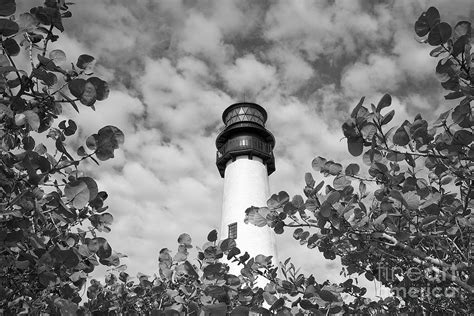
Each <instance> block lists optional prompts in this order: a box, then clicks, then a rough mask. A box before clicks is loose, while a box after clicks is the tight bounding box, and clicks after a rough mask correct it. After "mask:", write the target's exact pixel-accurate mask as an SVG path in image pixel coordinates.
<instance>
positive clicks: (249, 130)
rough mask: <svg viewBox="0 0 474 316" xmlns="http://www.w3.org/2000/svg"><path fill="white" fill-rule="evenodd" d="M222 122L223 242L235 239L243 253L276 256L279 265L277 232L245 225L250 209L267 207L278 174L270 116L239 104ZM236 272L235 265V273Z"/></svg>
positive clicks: (218, 142)
mask: <svg viewBox="0 0 474 316" xmlns="http://www.w3.org/2000/svg"><path fill="white" fill-rule="evenodd" d="M222 120H223V121H224V124H225V128H224V130H223V131H222V132H221V133H220V134H219V135H218V136H217V139H216V147H217V159H216V164H217V168H218V169H219V173H220V175H221V176H222V177H223V178H224V196H223V204H222V219H221V230H220V236H221V239H225V238H234V239H235V240H236V242H237V247H238V248H239V249H241V251H242V252H245V251H247V252H248V253H249V254H250V256H251V257H253V256H257V255H259V254H262V255H265V256H273V260H272V261H273V264H276V263H277V261H276V260H277V252H276V242H275V235H274V232H273V230H272V229H271V228H269V227H268V226H265V227H257V226H254V225H251V224H245V223H244V218H245V210H246V209H247V208H248V207H250V206H257V207H262V206H266V205H267V200H268V198H269V186H268V176H269V175H270V174H271V173H272V172H273V171H275V158H274V157H273V148H274V146H275V138H274V137H273V135H272V133H270V132H269V131H268V130H267V129H266V128H265V122H266V120H267V112H266V111H265V109H264V108H263V107H261V106H260V105H258V104H255V103H248V102H244V103H236V104H233V105H231V106H229V107H228V108H227V109H226V110H225V111H224V113H223V114H222ZM236 270H237V267H233V266H232V265H231V271H232V272H237V271H236Z"/></svg>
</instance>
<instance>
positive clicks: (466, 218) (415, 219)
mask: <svg viewBox="0 0 474 316" xmlns="http://www.w3.org/2000/svg"><path fill="white" fill-rule="evenodd" d="M415 32H416V34H417V35H418V36H420V37H422V38H421V39H420V40H421V41H422V42H426V43H428V44H429V45H431V46H435V48H434V49H433V50H432V51H431V53H430V55H431V56H433V57H437V58H440V60H439V62H438V65H437V67H436V74H437V76H438V77H439V79H440V81H441V85H442V87H443V88H444V89H446V90H449V91H450V93H448V94H447V95H446V96H445V98H446V99H447V100H454V99H456V100H458V99H460V101H459V103H458V104H456V105H455V106H453V107H452V108H450V109H447V111H446V112H444V113H442V114H441V115H440V116H439V118H438V119H437V120H436V122H434V123H432V124H429V123H428V122H427V121H426V120H424V119H423V118H422V117H421V115H416V116H415V118H414V119H413V120H412V121H409V120H405V121H404V122H403V123H402V124H401V125H400V126H393V127H391V128H388V127H387V126H388V125H389V123H390V122H391V121H392V119H393V117H394V114H395V110H391V111H388V110H386V109H387V108H389V107H390V106H391V101H392V100H391V96H390V95H384V96H383V97H382V98H381V100H380V102H379V103H378V104H377V106H375V105H373V104H372V105H371V108H370V109H369V108H367V107H365V106H364V105H363V103H364V98H362V99H361V100H360V102H359V103H358V104H357V105H356V107H355V108H354V110H353V111H352V114H351V116H350V118H349V119H348V120H347V121H346V122H345V123H344V124H343V125H342V130H343V133H344V136H345V137H346V139H347V145H348V151H349V152H350V153H351V154H352V155H353V156H362V160H363V162H364V165H362V166H360V165H358V164H357V163H350V164H349V165H347V166H345V167H344V166H343V165H342V164H340V163H337V162H334V161H332V160H327V159H325V158H322V157H316V158H315V159H314V160H313V162H312V167H313V169H314V170H315V171H319V172H320V173H321V174H323V175H324V176H325V177H331V178H332V184H331V185H326V187H325V190H324V191H323V192H321V190H322V189H323V187H324V184H325V183H324V181H322V182H321V183H319V184H318V185H316V183H315V180H314V179H313V176H312V174H311V173H307V174H306V175H305V182H306V186H305V188H304V194H305V196H306V199H304V198H303V197H302V196H299V195H296V196H294V197H293V198H292V199H291V200H290V197H289V195H288V194H287V193H286V192H280V193H279V194H275V195H273V196H272V197H271V198H270V200H269V201H268V205H267V207H262V208H255V207H251V208H249V209H247V211H246V212H247V220H248V222H250V223H253V224H255V225H257V226H262V222H263V226H264V225H268V226H270V227H272V228H273V229H274V231H275V232H276V233H278V234H281V233H283V232H284V230H285V229H287V228H291V229H293V237H294V238H295V239H296V240H297V241H298V242H299V243H300V244H301V245H307V247H308V248H311V249H312V248H317V249H318V250H319V251H320V252H321V253H323V255H324V257H325V258H327V259H329V260H334V259H335V258H336V257H340V258H341V262H342V265H343V270H342V272H343V273H344V274H345V275H349V276H351V275H354V274H358V275H364V276H365V277H366V278H367V279H368V280H369V281H372V280H374V279H376V280H378V281H380V282H381V283H382V284H383V285H385V286H387V287H389V288H391V289H392V292H393V294H394V296H393V297H390V298H388V299H386V300H383V301H380V302H372V303H368V304H367V301H364V300H361V298H360V295H361V292H360V289H357V288H354V287H353V283H352V281H351V279H348V280H347V282H344V284H343V285H342V286H343V292H344V293H348V294H350V295H353V296H355V297H356V298H355V300H354V301H353V303H352V304H347V305H345V306H344V310H345V312H347V313H354V312H355V311H358V310H359V311H361V310H367V309H368V308H375V309H378V310H379V311H385V312H390V311H399V312H414V313H421V312H422V311H429V312H443V313H446V312H449V313H450V314H454V313H456V314H462V315H467V314H469V312H472V310H473V306H474V304H473V295H472V294H473V292H474V266H473V265H472V262H473V260H472V244H473V236H472V227H473V224H474V216H473V212H472V207H473V205H474V203H473V197H474V190H473V187H474V181H473V179H474V174H473V172H474V168H473V167H474V145H473V140H474V135H473V126H474V119H473V113H472V107H471V101H472V100H473V99H474V70H473V68H472V67H471V59H472V57H473V55H472V54H471V38H472V26H471V23H470V22H467V21H461V22H459V23H457V24H456V26H455V27H454V28H451V26H450V25H449V24H448V23H446V22H441V20H440V15H439V12H438V10H437V9H436V8H433V7H431V8H429V9H428V10H427V11H426V12H424V13H423V14H422V15H421V16H420V18H419V19H418V20H417V21H416V23H415ZM387 111H388V112H387ZM304 280H306V279H304ZM410 291H411V294H410ZM300 305H301V304H300Z"/></svg>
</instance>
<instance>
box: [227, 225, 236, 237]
mask: <svg viewBox="0 0 474 316" xmlns="http://www.w3.org/2000/svg"><path fill="white" fill-rule="evenodd" d="M228 237H229V238H233V239H237V223H232V224H230V225H229V234H228Z"/></svg>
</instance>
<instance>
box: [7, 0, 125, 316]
mask: <svg viewBox="0 0 474 316" xmlns="http://www.w3.org/2000/svg"><path fill="white" fill-rule="evenodd" d="M15 11H16V4H15V1H13V0H11V1H1V6H0V16H2V17H3V18H0V33H1V35H2V42H1V44H2V50H3V54H1V55H0V93H1V97H0V127H1V129H0V198H1V203H0V311H2V313H6V314H39V313H49V314H58V313H61V314H74V313H75V312H76V310H77V309H78V303H79V302H80V301H81V298H80V296H79V290H80V289H81V288H82V287H83V286H84V284H85V282H86V278H87V274H88V273H89V272H92V271H93V270H94V267H95V266H97V265H99V264H103V265H108V266H110V265H112V266H115V265H119V257H120V255H119V254H117V253H115V252H113V251H112V248H111V246H110V245H109V244H108V242H107V240H106V239H105V238H103V237H99V236H98V235H97V232H108V231H110V228H109V226H110V224H111V223H112V221H113V216H112V215H111V214H110V213H107V212H106V211H107V206H104V200H105V199H106V198H107V193H106V192H103V191H99V189H98V186H97V183H96V181H95V180H94V179H93V178H92V177H89V176H87V175H85V174H83V172H81V171H80V170H79V169H78V168H79V165H80V164H81V163H82V162H84V161H86V160H92V161H95V162H96V163H97V159H98V160H101V161H104V160H107V159H109V158H112V157H113V156H114V150H115V149H117V148H118V147H119V146H120V145H121V144H122V143H123V141H124V135H123V133H122V132H121V131H120V130H119V129H118V128H116V127H114V126H106V127H103V128H101V129H100V130H99V131H98V132H97V134H94V135H91V136H90V137H89V138H87V141H86V144H85V146H81V147H79V148H77V151H76V153H73V152H72V151H71V150H72V148H70V146H69V145H68V144H69V142H68V139H70V138H71V137H73V135H74V134H75V133H76V132H77V130H78V126H77V125H76V123H75V122H74V121H73V120H71V119H65V120H61V121H60V122H58V120H59V119H60V117H61V115H62V114H63V113H62V110H63V107H64V106H68V105H70V106H72V107H73V108H74V109H75V110H76V111H78V112H79V105H78V103H79V104H82V105H84V106H86V107H90V108H94V105H95V103H96V101H100V100H104V99H106V98H107V95H108V93H109V89H108V86H107V83H106V82H105V81H103V80H101V79H99V78H97V77H94V76H93V74H92V64H93V61H94V58H93V57H92V56H89V55H81V56H80V57H79V59H78V61H77V63H76V65H71V66H70V67H68V66H66V63H65V62H66V54H65V53H64V52H63V51H61V50H52V51H49V50H48V44H49V43H50V42H54V41H56V40H57V39H58V36H59V35H56V34H55V33H56V32H57V31H58V30H59V31H61V32H62V31H63V30H64V28H63V24H62V20H63V19H64V18H68V17H70V16H71V12H70V11H68V6H67V5H66V4H65V3H64V2H63V1H58V2H56V1H46V2H45V4H44V5H43V6H39V7H35V8H32V9H31V10H30V12H27V13H23V14H20V15H19V16H14V14H15ZM20 46H23V49H24V50H25V51H26V53H27V54H28V56H29V61H30V65H21V66H20V65H17V64H16V63H15V58H16V57H17V56H18V55H19V54H20V52H21V48H20ZM41 134H43V135H45V136H43V137H39V135H41ZM38 139H46V141H45V142H44V143H39V142H38V141H37V140H38ZM86 148H87V149H86ZM86 227H87V228H86Z"/></svg>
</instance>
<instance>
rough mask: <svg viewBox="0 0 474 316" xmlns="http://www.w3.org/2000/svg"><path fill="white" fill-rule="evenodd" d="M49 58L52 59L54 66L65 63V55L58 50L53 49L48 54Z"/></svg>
mask: <svg viewBox="0 0 474 316" xmlns="http://www.w3.org/2000/svg"><path fill="white" fill-rule="evenodd" d="M49 58H50V59H52V60H53V62H54V63H55V64H56V65H62V64H64V63H65V62H66V53H65V52H64V51H62V50H60V49H54V50H52V51H51V52H50V53H49Z"/></svg>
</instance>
